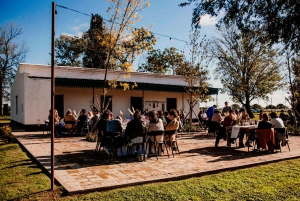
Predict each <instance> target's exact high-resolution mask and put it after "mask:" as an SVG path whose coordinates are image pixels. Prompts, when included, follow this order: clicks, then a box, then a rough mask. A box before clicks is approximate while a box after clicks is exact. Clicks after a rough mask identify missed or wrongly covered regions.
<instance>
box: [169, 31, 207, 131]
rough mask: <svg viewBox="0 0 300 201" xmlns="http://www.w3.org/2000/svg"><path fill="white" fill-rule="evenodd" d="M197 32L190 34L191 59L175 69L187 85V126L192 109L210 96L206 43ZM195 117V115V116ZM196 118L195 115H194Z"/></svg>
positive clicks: (190, 123) (190, 118)
mask: <svg viewBox="0 0 300 201" xmlns="http://www.w3.org/2000/svg"><path fill="white" fill-rule="evenodd" d="M200 37H201V36H200V32H199V30H194V31H193V32H192V34H190V46H191V50H190V55H191V57H190V58H189V59H188V60H187V59H185V61H183V62H182V63H181V64H180V67H178V68H176V70H175V72H176V74H177V75H179V74H180V75H183V76H184V81H185V82H186V83H187V86H185V90H186V92H187V93H188V94H189V96H190V97H189V99H188V100H187V101H188V103H189V120H190V122H189V125H190V126H192V115H193V108H194V106H195V105H196V103H197V102H198V100H199V99H200V100H201V101H203V102H206V101H207V100H211V96H210V95H209V94H208V87H210V84H208V82H207V81H208V80H209V76H208V73H209V71H208V69H207V68H208V63H209V60H207V57H206V55H207V54H206V51H207V47H208V44H209V43H208V41H207V40H206V38H205V37H203V38H202V39H201V40H200ZM195 115H196V114H195ZM196 116H197V115H196Z"/></svg>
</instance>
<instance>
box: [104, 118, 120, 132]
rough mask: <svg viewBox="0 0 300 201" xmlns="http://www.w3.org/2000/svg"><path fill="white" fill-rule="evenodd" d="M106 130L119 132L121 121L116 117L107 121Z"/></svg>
mask: <svg viewBox="0 0 300 201" xmlns="http://www.w3.org/2000/svg"><path fill="white" fill-rule="evenodd" d="M106 131H108V132H119V133H121V132H122V131H123V129H122V125H121V122H120V121H119V120H117V119H114V120H111V121H108V122H107V126H106Z"/></svg>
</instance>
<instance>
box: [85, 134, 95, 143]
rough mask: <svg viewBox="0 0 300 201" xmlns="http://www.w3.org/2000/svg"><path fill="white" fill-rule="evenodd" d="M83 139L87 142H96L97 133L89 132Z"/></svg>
mask: <svg viewBox="0 0 300 201" xmlns="http://www.w3.org/2000/svg"><path fill="white" fill-rule="evenodd" d="M85 138H86V140H87V141H88V142H97V140H98V135H97V133H91V132H89V133H88V134H86V137H85Z"/></svg>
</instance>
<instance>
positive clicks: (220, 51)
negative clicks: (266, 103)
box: [210, 27, 282, 118]
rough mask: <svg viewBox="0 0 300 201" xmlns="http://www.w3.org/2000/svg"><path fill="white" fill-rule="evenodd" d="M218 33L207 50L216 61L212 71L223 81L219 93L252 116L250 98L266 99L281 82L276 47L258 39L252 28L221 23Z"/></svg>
mask: <svg viewBox="0 0 300 201" xmlns="http://www.w3.org/2000/svg"><path fill="white" fill-rule="evenodd" d="M220 34H221V37H219V38H215V40H214V41H213V42H212V45H211V48H210V53H211V54H212V56H213V57H214V59H215V60H216V61H217V67H216V69H215V74H216V78H220V79H221V83H222V84H223V89H222V90H221V93H227V94H228V95H230V96H231V97H232V98H233V100H234V101H235V102H239V103H241V104H242V105H243V106H244V107H245V108H246V110H247V112H248V113H249V115H250V117H251V118H253V114H252V111H251V109H250V103H251V101H252V100H254V99H263V100H268V94H271V93H272V92H274V91H276V90H278V89H279V88H280V86H281V85H280V81H281V79H282V77H281V75H280V68H279V63H278V51H277V50H274V49H269V48H268V47H267V46H266V45H265V44H263V43H261V42H260V40H259V36H258V35H257V34H258V33H257V32H256V31H255V30H253V31H248V32H241V31H239V30H238V29H236V28H235V27H231V28H229V27H222V28H221V29H220Z"/></svg>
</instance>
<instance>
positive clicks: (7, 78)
mask: <svg viewBox="0 0 300 201" xmlns="http://www.w3.org/2000/svg"><path fill="white" fill-rule="evenodd" d="M22 33H23V29H22V28H19V27H17V26H16V25H15V24H12V23H11V24H10V25H3V26H2V27H0V82H1V85H0V106H1V108H2V104H3V101H9V100H10V87H11V85H12V82H13V79H14V77H15V74H16V71H17V68H18V65H19V63H20V62H24V60H25V55H26V53H27V51H28V50H27V48H26V46H25V43H18V42H16V39H17V38H18V37H19V36H20V35H21V34H22ZM0 115H2V109H1V110H0Z"/></svg>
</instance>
